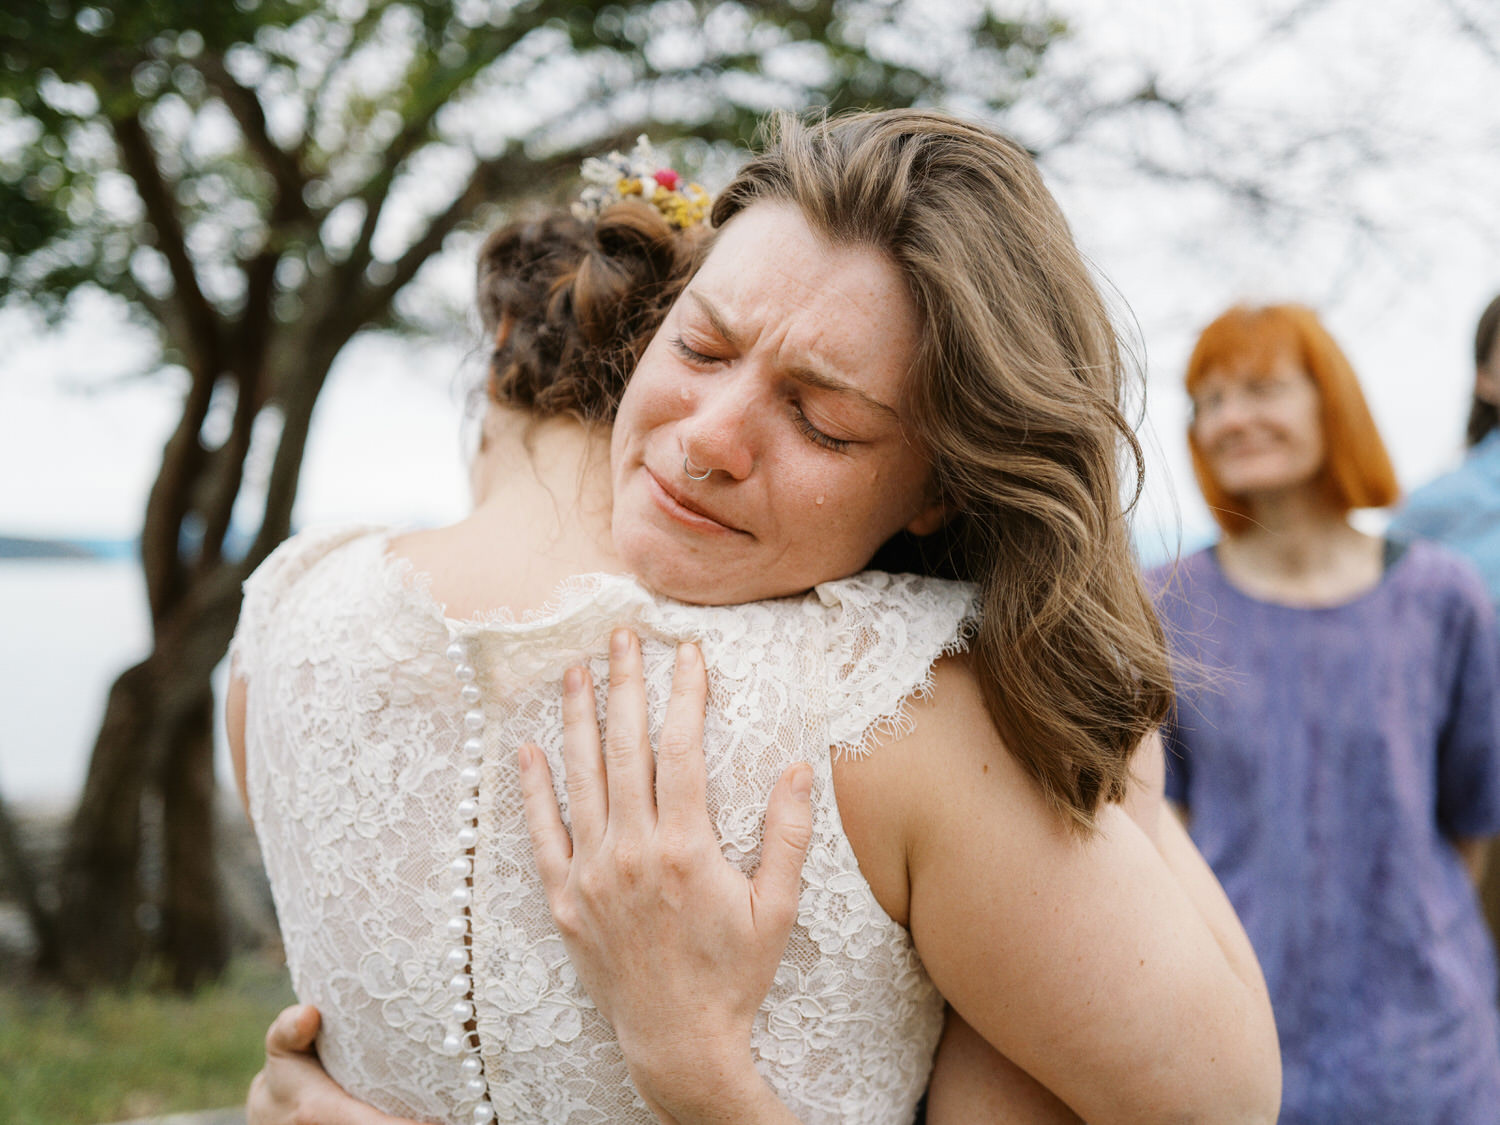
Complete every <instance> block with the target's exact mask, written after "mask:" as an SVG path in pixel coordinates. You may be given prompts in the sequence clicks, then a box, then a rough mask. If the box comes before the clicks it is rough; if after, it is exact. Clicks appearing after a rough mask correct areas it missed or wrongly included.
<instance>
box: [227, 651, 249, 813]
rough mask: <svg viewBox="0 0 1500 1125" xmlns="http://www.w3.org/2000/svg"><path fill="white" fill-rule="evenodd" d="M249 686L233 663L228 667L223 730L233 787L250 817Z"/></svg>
mask: <svg viewBox="0 0 1500 1125" xmlns="http://www.w3.org/2000/svg"><path fill="white" fill-rule="evenodd" d="M248 692H249V685H248V684H246V683H245V681H244V680H243V679H242V678H241V677H240V676H239V674H238V670H237V668H236V667H235V666H234V664H233V663H231V664H230V667H229V691H228V692H227V693H226V694H225V698H224V729H225V732H226V733H227V735H228V741H229V761H230V763H231V764H232V765H233V766H234V786H235V788H236V789H237V790H238V791H239V794H240V804H242V805H244V806H245V815H246V816H247V817H248V816H249V815H250V790H249V788H248V786H247V785H246V782H245V708H246V705H247V703H248Z"/></svg>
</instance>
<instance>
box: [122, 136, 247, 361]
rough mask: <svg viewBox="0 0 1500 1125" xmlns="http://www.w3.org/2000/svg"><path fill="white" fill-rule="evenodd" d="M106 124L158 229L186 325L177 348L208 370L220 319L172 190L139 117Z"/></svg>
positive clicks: (215, 352) (215, 353) (158, 242)
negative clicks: (202, 281)
mask: <svg viewBox="0 0 1500 1125" xmlns="http://www.w3.org/2000/svg"><path fill="white" fill-rule="evenodd" d="M110 124H111V126H112V127H113V129H114V133H115V143H116V144H117V145H118V146H119V149H120V156H121V159H122V160H123V162H124V164H125V170H126V171H127V172H128V173H129V174H130V178H131V179H132V180H134V181H135V189H136V192H137V193H138V194H139V195H140V197H141V203H142V204H143V205H144V206H145V209H146V218H147V219H149V220H150V222H151V225H152V226H153V227H154V228H155V229H156V247H157V249H158V250H160V251H161V252H162V254H163V255H164V256H165V257H166V259H167V266H168V268H169V269H170V270H171V273H172V286H173V289H174V291H175V293H174V296H175V298H176V304H177V305H178V307H179V308H180V309H181V312H182V324H183V327H184V328H185V329H186V334H185V338H184V339H182V340H180V341H178V343H179V346H181V347H182V350H183V352H184V353H185V354H186V355H187V356H188V357H189V359H188V366H189V367H190V368H191V369H193V371H194V372H195V374H196V372H197V371H199V370H200V369H206V370H209V371H210V372H211V371H212V369H213V368H214V367H216V366H217V364H218V357H219V355H220V348H219V343H220V337H219V318H218V314H217V313H216V312H215V311H214V308H213V306H212V305H211V304H210V303H209V301H208V298H207V297H206V296H204V294H203V290H202V288H201V287H200V286H199V284H198V274H197V271H196V270H195V269H194V268H193V260H192V256H191V255H190V254H189V253H188V249H187V237H186V234H185V232H184V231H183V228H182V222H181V220H180V218H179V217H178V211H177V204H176V201H175V200H174V199H173V198H172V189H171V187H170V185H168V183H167V181H166V178H165V177H164V176H163V175H162V173H161V169H160V167H158V165H157V163H156V152H155V150H154V149H153V148H152V145H151V138H150V136H149V135H148V134H147V132H146V127H145V126H144V125H143V124H142V122H141V119H140V118H139V117H138V116H137V115H135V114H130V115H129V116H127V117H122V118H116V119H114V120H112V121H111V122H110ZM210 377H211V375H210Z"/></svg>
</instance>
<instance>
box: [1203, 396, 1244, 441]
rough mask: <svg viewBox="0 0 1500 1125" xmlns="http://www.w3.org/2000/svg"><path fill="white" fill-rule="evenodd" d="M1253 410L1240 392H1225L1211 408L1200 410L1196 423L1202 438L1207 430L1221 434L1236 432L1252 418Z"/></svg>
mask: <svg viewBox="0 0 1500 1125" xmlns="http://www.w3.org/2000/svg"><path fill="white" fill-rule="evenodd" d="M1250 414H1251V411H1250V410H1249V408H1248V405H1247V404H1246V402H1245V400H1244V396H1242V395H1240V394H1238V393H1230V394H1225V395H1224V396H1223V397H1221V398H1220V400H1219V401H1218V402H1216V403H1215V404H1214V406H1213V408H1212V409H1211V410H1207V411H1200V412H1199V413H1198V415H1197V417H1196V418H1195V419H1194V425H1195V427H1196V428H1197V429H1198V431H1199V436H1200V438H1201V437H1202V436H1203V435H1204V433H1205V432H1207V433H1211V434H1219V433H1224V432H1226V431H1227V432H1231V433H1232V432H1234V431H1235V430H1238V429H1239V428H1240V427H1241V426H1243V425H1244V424H1245V423H1246V422H1247V421H1248V420H1249V418H1250Z"/></svg>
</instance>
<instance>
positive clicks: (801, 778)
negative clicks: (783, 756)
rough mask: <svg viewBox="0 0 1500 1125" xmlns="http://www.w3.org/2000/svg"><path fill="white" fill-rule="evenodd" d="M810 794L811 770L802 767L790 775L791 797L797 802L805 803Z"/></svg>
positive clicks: (807, 767)
mask: <svg viewBox="0 0 1500 1125" xmlns="http://www.w3.org/2000/svg"><path fill="white" fill-rule="evenodd" d="M811 793H812V769H811V767H809V766H803V767H802V768H801V769H799V770H798V771H797V772H796V773H795V774H793V775H792V796H793V797H796V798H797V800H799V801H805V800H807V798H808V795H809V794H811Z"/></svg>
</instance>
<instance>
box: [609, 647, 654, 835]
mask: <svg viewBox="0 0 1500 1125" xmlns="http://www.w3.org/2000/svg"><path fill="white" fill-rule="evenodd" d="M655 773H656V766H655V763H653V761H652V759H651V742H650V738H649V736H648V734H647V731H646V680H645V673H644V671H643V670H642V667H641V642H640V641H639V640H638V639H637V637H636V635H635V634H634V633H632V632H631V631H630V630H629V629H616V630H615V631H614V635H613V636H611V637H610V639H609V701H608V703H607V704H606V705H605V708H604V778H605V784H606V787H607V789H608V790H609V820H610V827H611V828H613V829H620V828H625V829H631V828H636V829H644V828H648V827H649V826H650V825H651V824H652V823H653V822H654V821H655V819H656V798H655V795H654V794H653V793H652V781H653V778H654V775H655Z"/></svg>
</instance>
